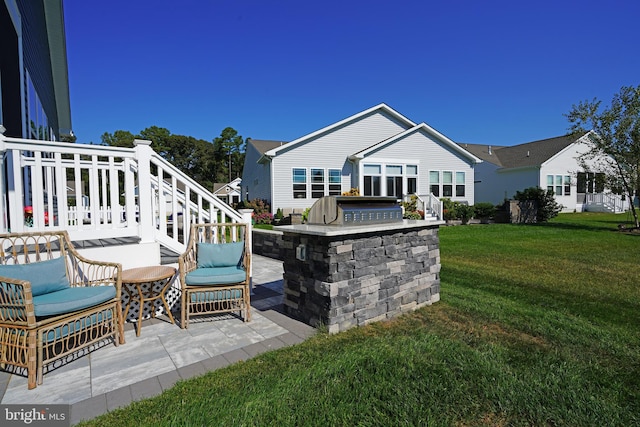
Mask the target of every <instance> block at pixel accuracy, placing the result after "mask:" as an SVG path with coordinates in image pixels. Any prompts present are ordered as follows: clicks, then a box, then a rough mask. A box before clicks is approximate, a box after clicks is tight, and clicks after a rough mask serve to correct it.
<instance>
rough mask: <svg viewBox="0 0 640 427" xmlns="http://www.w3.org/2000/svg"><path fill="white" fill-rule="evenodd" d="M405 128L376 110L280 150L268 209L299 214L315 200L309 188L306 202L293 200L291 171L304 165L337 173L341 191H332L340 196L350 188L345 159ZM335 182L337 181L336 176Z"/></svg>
mask: <svg viewBox="0 0 640 427" xmlns="http://www.w3.org/2000/svg"><path fill="white" fill-rule="evenodd" d="M406 129H407V125H404V124H401V123H399V122H398V121H397V120H396V119H395V118H394V117H392V116H390V115H388V114H386V113H383V112H381V111H376V112H374V113H372V114H370V115H368V116H364V117H362V118H360V119H359V120H358V121H355V122H353V123H350V124H348V125H346V126H342V127H338V128H336V129H335V130H333V131H331V132H327V133H325V134H321V135H319V136H316V137H315V138H312V139H309V140H308V141H306V142H304V143H300V144H297V145H296V146H294V147H292V148H291V149H289V150H287V149H283V150H281V151H279V152H278V154H277V155H276V156H275V157H274V158H273V159H272V165H273V166H272V168H273V177H272V182H273V198H272V201H271V209H272V210H273V211H274V212H275V210H277V209H278V208H282V209H286V208H289V209H295V210H296V211H298V212H301V211H303V210H304V209H305V208H308V207H310V206H311V205H312V204H313V202H314V201H315V199H313V198H311V191H310V189H309V192H308V197H307V198H306V199H301V198H298V199H294V198H293V194H292V191H291V185H292V181H291V179H292V177H291V170H292V169H293V168H301V167H303V165H306V166H307V167H308V168H309V171H308V173H310V169H311V168H318V169H324V170H325V171H328V170H329V169H333V170H339V171H340V177H341V178H340V185H341V188H340V190H339V191H338V190H337V188H336V183H335V182H334V183H333V187H331V188H332V190H331V191H332V192H333V193H336V194H337V193H340V194H342V192H346V191H348V190H349V188H350V187H351V185H352V179H351V177H352V175H353V163H351V162H349V161H348V160H347V159H348V157H349V156H350V155H352V154H354V153H357V152H359V151H361V150H362V149H364V148H366V147H368V146H371V145H372V144H374V143H377V142H379V141H381V140H384V139H388V138H390V137H392V136H393V135H397V134H398V133H400V132H402V131H404V130H406ZM308 176H309V175H308ZM327 176H328V172H325V184H326V181H327ZM334 179H336V178H335V175H334ZM309 184H310V183H309Z"/></svg>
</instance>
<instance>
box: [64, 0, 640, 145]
mask: <svg viewBox="0 0 640 427" xmlns="http://www.w3.org/2000/svg"><path fill="white" fill-rule="evenodd" d="M64 9H65V24H66V37H67V54H68V64H69V82H70V92H71V113H72V122H73V129H74V131H75V133H76V135H77V136H78V142H85V143H88V142H94V143H99V142H100V136H101V135H102V134H103V133H104V132H114V131H116V130H128V131H130V132H132V133H134V134H136V133H138V132H139V131H141V130H142V129H145V128H147V127H149V126H160V127H164V128H167V129H169V130H170V131H171V132H172V133H174V134H180V135H189V136H193V137H196V138H201V139H204V140H208V141H211V140H212V139H213V138H215V137H217V136H219V135H220V132H221V131H222V129H224V128H225V127H228V126H231V127H233V128H235V129H236V130H237V131H238V133H239V134H240V135H242V136H243V137H245V138H247V137H251V138H254V139H274V140H282V141H291V140H293V139H296V138H298V137H300V136H303V135H306V134H308V133H311V132H313V131H316V130H318V129H320V128H323V127H325V126H327V125H330V124H332V123H334V122H337V121H339V120H342V119H344V118H346V117H348V116H350V115H352V114H356V113H358V112H360V111H363V110H365V109H368V108H370V107H372V106H374V105H377V104H379V103H382V102H384V103H386V104H388V105H389V106H390V107H391V108H394V109H395V110H397V111H398V112H399V113H401V114H403V115H404V116H406V117H407V118H409V119H410V120H412V121H414V122H416V123H420V122H425V123H427V124H428V125H430V126H431V127H433V128H435V129H437V130H438V131H440V132H441V133H443V134H445V135H446V136H448V137H449V138H451V139H453V140H454V141H457V142H467V143H477V144H493V145H512V144H518V143H522V142H529V141H534V140H538V139H544V138H550V137H554V136H559V135H562V134H564V133H565V132H566V130H567V127H568V124H567V121H566V118H565V117H564V116H563V114H565V113H567V112H568V111H569V110H570V108H571V106H572V105H573V104H577V103H578V102H580V101H582V100H586V99H589V100H590V99H593V98H594V97H596V98H599V99H602V100H603V101H604V102H605V103H607V104H608V103H609V101H610V100H611V97H612V96H613V94H614V93H616V92H617V91H618V90H619V89H620V88H621V87H622V86H637V85H639V84H640V55H639V54H638V51H639V50H638V49H639V48H638V46H640V31H639V30H638V24H637V22H638V18H639V17H640V2H637V1H635V0H633V1H632V0H627V1H618V0H610V1H609V2H603V1H592V0H587V1H563V0H556V1H547V0H541V1H535V2H531V1H491V0H488V1H462V0H461V1H403V0H396V1H389V0H387V1H379V0H368V1H349V0H342V1H334V0H323V1H300V0H298V1H289V0H282V1H278V0H273V1H269V0H250V1H249V0H247V1H244V0H182V1H179V2H178V1H170V0H153V1H151V0H110V1H106V2H94V1H85V0H65V1H64Z"/></svg>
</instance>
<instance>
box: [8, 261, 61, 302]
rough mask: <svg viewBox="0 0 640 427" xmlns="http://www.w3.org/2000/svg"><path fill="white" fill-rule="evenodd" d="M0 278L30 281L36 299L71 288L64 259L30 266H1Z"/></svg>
mask: <svg viewBox="0 0 640 427" xmlns="http://www.w3.org/2000/svg"><path fill="white" fill-rule="evenodd" d="M0 276H4V277H10V278H12V279H20V280H28V281H29V282H31V294H32V295H33V296H34V297H35V296H38V295H43V294H48V293H50V292H55V291H60V290H63V289H66V288H68V287H69V279H68V278H67V265H66V261H65V259H64V258H62V257H61V258H55V259H50V260H48V261H40V262H32V263H30V264H17V265H0Z"/></svg>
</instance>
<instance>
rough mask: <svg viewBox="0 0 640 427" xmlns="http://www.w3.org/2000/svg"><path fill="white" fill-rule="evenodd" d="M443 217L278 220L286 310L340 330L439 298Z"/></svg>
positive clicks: (430, 302)
mask: <svg viewBox="0 0 640 427" xmlns="http://www.w3.org/2000/svg"><path fill="white" fill-rule="evenodd" d="M441 224H443V222H442V221H419V220H403V221H402V222H396V223H388V224H370V225H353V226H331V225H329V226H326V225H291V226H283V227H278V229H279V230H282V232H283V248H284V263H283V266H284V310H285V312H286V313H288V314H290V315H292V316H294V317H296V318H299V319H300V320H302V321H304V322H306V323H308V324H310V325H312V326H316V327H317V326H320V325H326V327H327V328H328V330H329V332H330V333H336V332H341V331H344V330H347V329H349V328H352V327H354V326H361V325H366V324H368V323H371V322H375V321H379V320H383V319H388V318H392V317H395V316H397V315H400V314H402V313H405V312H408V311H412V310H416V309H418V308H420V307H423V306H426V305H431V304H432V303H434V302H437V301H439V300H440V242H439V237H438V231H439V227H440V225H441Z"/></svg>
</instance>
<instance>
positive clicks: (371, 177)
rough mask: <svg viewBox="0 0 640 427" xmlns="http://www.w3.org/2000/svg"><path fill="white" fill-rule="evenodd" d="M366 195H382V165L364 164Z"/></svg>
mask: <svg viewBox="0 0 640 427" xmlns="http://www.w3.org/2000/svg"><path fill="white" fill-rule="evenodd" d="M363 172H364V195H365V196H381V195H382V188H381V181H382V166H380V165H364V167H363Z"/></svg>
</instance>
